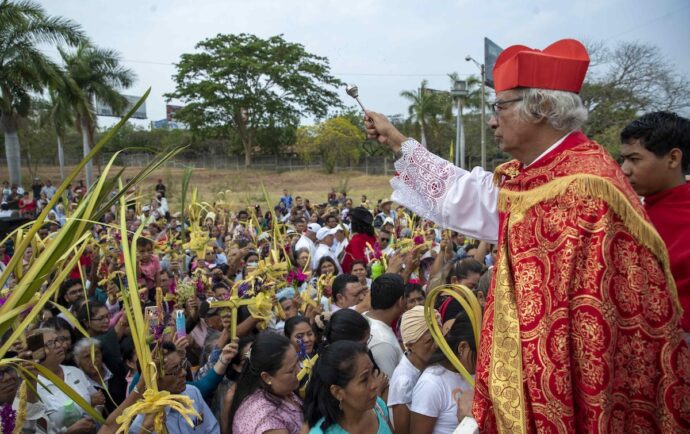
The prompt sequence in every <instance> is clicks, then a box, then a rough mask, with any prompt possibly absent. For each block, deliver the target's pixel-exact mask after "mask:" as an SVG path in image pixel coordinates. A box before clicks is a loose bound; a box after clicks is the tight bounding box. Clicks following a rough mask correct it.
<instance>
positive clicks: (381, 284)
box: [371, 273, 405, 310]
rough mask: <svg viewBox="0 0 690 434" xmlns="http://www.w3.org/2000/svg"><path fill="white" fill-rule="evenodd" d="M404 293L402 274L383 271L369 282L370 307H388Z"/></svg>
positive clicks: (380, 308)
mask: <svg viewBox="0 0 690 434" xmlns="http://www.w3.org/2000/svg"><path fill="white" fill-rule="evenodd" d="M404 294H405V281H404V280H403V278H402V276H401V275H399V274H394V273H384V274H382V275H380V276H379V277H377V278H376V280H374V281H373V282H372V283H371V308H372V309H374V310H385V309H390V308H391V307H393V306H394V305H395V303H397V302H398V301H399V300H400V299H401V298H402V297H403V295H404Z"/></svg>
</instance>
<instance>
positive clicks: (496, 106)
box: [491, 98, 522, 114]
mask: <svg viewBox="0 0 690 434" xmlns="http://www.w3.org/2000/svg"><path fill="white" fill-rule="evenodd" d="M518 101H522V98H513V99H506V100H500V99H499V100H496V101H494V102H493V103H491V110H492V111H493V113H494V114H497V113H498V112H500V111H501V110H504V109H505V107H503V105H504V104H510V103H512V102H518Z"/></svg>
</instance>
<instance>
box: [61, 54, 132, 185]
mask: <svg viewBox="0 0 690 434" xmlns="http://www.w3.org/2000/svg"><path fill="white" fill-rule="evenodd" d="M59 51H60V55H61V56H62V60H63V62H64V63H65V66H64V68H65V84H66V86H65V88H64V92H65V95H64V98H66V99H67V101H69V102H70V104H71V105H72V107H73V108H74V111H75V113H76V118H77V122H76V125H77V128H78V129H79V130H80V131H81V134H82V144H83V148H84V156H86V155H87V154H88V153H89V152H90V151H91V148H92V147H93V146H94V144H95V140H94V134H95V130H96V114H95V110H94V104H95V101H96V99H98V100H99V101H100V102H102V103H104V104H107V105H108V106H110V107H111V108H112V109H113V112H114V113H116V114H120V113H122V112H123V111H124V110H125V108H126V107H127V99H126V98H125V97H124V96H122V95H121V94H120V93H119V92H118V89H124V88H128V87H129V86H131V85H132V82H133V81H134V79H135V75H134V72H132V71H131V70H130V69H128V68H125V67H124V66H122V64H121V60H120V54H119V53H118V52H117V51H115V50H109V49H102V48H97V47H94V46H93V45H91V44H89V43H82V44H79V46H78V47H77V49H76V50H75V51H73V52H67V51H65V50H62V49H60V50H59ZM92 180H93V165H92V163H91V161H89V163H88V164H87V165H86V185H87V188H88V187H90V186H91V181H92Z"/></svg>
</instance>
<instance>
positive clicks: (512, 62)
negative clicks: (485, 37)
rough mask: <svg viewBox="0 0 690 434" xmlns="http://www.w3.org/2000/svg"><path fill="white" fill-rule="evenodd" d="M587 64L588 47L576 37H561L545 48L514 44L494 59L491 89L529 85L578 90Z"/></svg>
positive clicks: (570, 90) (498, 89)
mask: <svg viewBox="0 0 690 434" xmlns="http://www.w3.org/2000/svg"><path fill="white" fill-rule="evenodd" d="M588 66H589V54H587V49H586V48H585V46H584V45H582V43H581V42H580V41H576V40H575V39H561V40H560V41H557V42H554V43H553V44H551V45H549V46H548V47H546V48H544V50H535V49H533V48H529V47H525V46H524V45H513V46H510V47H508V48H506V49H505V50H503V51H502V52H501V54H500V55H499V56H498V58H497V59H496V65H495V66H494V89H495V91H496V92H501V91H503V90H509V89H515V88H518V87H531V88H538V89H551V90H564V91H567V92H575V93H579V92H580V89H581V88H582V82H583V81H584V80H585V75H586V74H587V67H588Z"/></svg>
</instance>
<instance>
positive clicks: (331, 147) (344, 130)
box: [296, 116, 365, 173]
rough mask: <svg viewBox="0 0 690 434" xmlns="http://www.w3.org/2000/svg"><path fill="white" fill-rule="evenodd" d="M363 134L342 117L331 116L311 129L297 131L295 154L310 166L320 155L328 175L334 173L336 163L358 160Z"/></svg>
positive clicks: (301, 128) (305, 127) (309, 127)
mask: <svg viewBox="0 0 690 434" xmlns="http://www.w3.org/2000/svg"><path fill="white" fill-rule="evenodd" d="M364 139H365V137H364V132H363V131H362V130H361V129H360V128H358V127H357V126H355V125H353V124H352V122H350V120H349V119H347V118H346V117H343V116H338V117H334V118H331V119H328V120H327V121H324V122H321V123H318V124H316V125H313V126H304V127H300V128H299V129H298V130H297V143H296V146H297V152H298V153H299V154H300V156H301V157H302V159H303V160H304V161H306V162H307V163H309V162H310V161H312V160H313V158H314V156H315V155H320V156H321V158H322V161H323V165H324V168H325V169H326V172H327V173H333V171H334V169H335V165H336V164H337V163H342V162H346V161H348V160H350V159H352V160H358V159H359V156H360V148H359V147H360V145H361V143H362V142H363V141H364Z"/></svg>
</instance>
